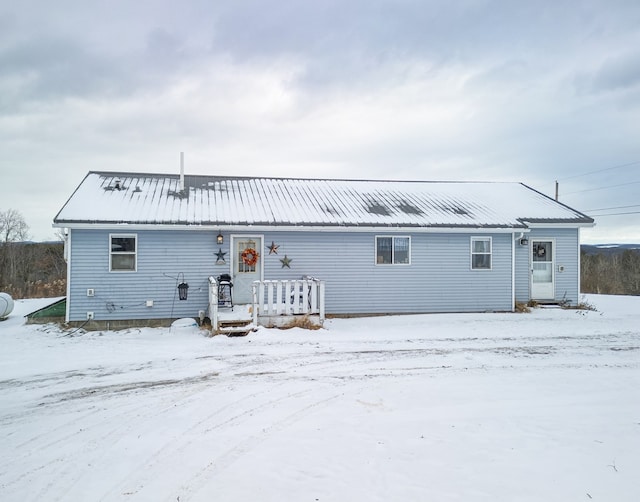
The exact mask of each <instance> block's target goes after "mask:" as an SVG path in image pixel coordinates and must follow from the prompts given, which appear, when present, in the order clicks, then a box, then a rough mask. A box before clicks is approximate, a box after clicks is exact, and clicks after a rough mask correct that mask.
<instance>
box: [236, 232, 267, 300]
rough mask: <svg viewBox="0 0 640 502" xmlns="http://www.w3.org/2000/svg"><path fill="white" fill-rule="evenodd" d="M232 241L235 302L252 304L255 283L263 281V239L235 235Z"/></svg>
mask: <svg viewBox="0 0 640 502" xmlns="http://www.w3.org/2000/svg"><path fill="white" fill-rule="evenodd" d="M231 240H232V242H231V249H232V250H233V302H234V303H236V304H247V303H251V302H252V301H253V299H252V285H253V281H259V280H260V279H262V237H258V236H245V235H235V236H232V237H231Z"/></svg>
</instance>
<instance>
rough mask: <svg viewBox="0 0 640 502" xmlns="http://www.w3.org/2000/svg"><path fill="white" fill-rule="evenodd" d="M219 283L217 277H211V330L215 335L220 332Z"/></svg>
mask: <svg viewBox="0 0 640 502" xmlns="http://www.w3.org/2000/svg"><path fill="white" fill-rule="evenodd" d="M218 302H219V297H218V281H216V279H215V277H211V276H210V277H209V318H210V319H211V329H212V330H213V332H214V333H215V332H216V331H218Z"/></svg>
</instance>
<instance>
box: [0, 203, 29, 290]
mask: <svg viewBox="0 0 640 502" xmlns="http://www.w3.org/2000/svg"><path fill="white" fill-rule="evenodd" d="M28 236H29V225H27V222H26V221H24V218H23V217H22V214H20V212H19V211H16V210H15V209H7V210H6V211H0V287H1V288H7V287H9V286H10V285H11V283H12V282H14V281H15V280H16V275H17V272H18V268H19V261H20V256H21V253H20V250H19V249H17V248H16V245H15V244H14V243H15V242H18V241H23V240H25V239H27V238H28Z"/></svg>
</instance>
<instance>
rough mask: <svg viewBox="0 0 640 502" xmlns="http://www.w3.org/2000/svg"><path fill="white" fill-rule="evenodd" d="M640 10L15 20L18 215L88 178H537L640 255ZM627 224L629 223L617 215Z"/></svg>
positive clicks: (4, 39) (5, 169)
mask: <svg viewBox="0 0 640 502" xmlns="http://www.w3.org/2000/svg"><path fill="white" fill-rule="evenodd" d="M639 27H640V2H638V1H637V0H628V1H624V0H606V1H578V0H572V1H562V0H550V1H543V0H539V1H529V2H527V1H512V0H504V1H482V0H461V1H453V0H451V1H430V0H415V1H413V0H397V1H384V0H357V1H349V0H336V1H333V0H330V1H329V0H309V1H292V0H282V1H279V2H273V1H271V2H267V1H258V0H248V1H245V0H228V1H226V0H183V1H181V2H169V1H164V2H161V1H153V2H152V1H143V0H136V1H130V0H127V1H116V0H109V1H104V2H102V1H89V2H77V1H64V0H61V1H57V2H46V1H31V0H21V1H20V2H8V1H5V2H2V5H1V6H0V168H1V176H2V178H1V182H0V210H7V209H9V208H13V209H17V210H19V211H20V212H22V214H23V215H24V217H25V219H26V221H27V223H28V225H29V226H30V228H31V235H32V237H33V238H34V239H36V240H44V239H50V238H54V235H55V230H54V229H53V228H52V227H51V223H52V220H53V218H54V216H55V215H56V213H57V212H58V211H59V210H60V208H61V207H62V205H63V204H64V203H65V201H66V200H67V198H68V197H69V196H70V194H71V193H72V191H73V190H74V189H75V187H76V186H77V185H78V184H79V183H80V181H81V180H82V178H83V177H84V176H85V174H86V173H87V172H88V171H90V170H109V171H135V172H162V173H177V172H179V158H180V152H181V151H184V152H185V161H186V168H185V170H186V172H187V173H188V174H212V175H214V174H215V175H249V176H252V175H259V176H285V177H288V176H291V177H304V178H326V177H330V178H333V177H341V178H365V179H420V180H473V181H485V180H495V181H521V182H523V183H526V184H528V185H530V186H532V187H533V188H536V189H538V190H540V191H542V192H544V193H546V194H549V195H553V193H554V181H555V180H559V182H560V200H561V201H562V202H564V203H566V204H568V205H570V206H572V207H574V208H576V209H578V210H580V211H583V212H586V213H587V214H590V215H593V216H595V215H602V214H606V213H635V214H627V215H616V216H602V217H596V221H597V226H596V227H595V228H594V229H590V230H584V231H583V233H582V236H583V240H584V241H585V242H592V243H594V242H596V243H597V242H600V243H603V242H640V214H638V213H640V197H639V196H638V193H640V143H639V139H640V28H639ZM603 208H614V209H606V210H605V209H603Z"/></svg>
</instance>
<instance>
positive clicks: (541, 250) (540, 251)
mask: <svg viewBox="0 0 640 502" xmlns="http://www.w3.org/2000/svg"><path fill="white" fill-rule="evenodd" d="M546 253H547V250H546V249H545V248H544V246H538V251H537V254H538V256H540V257H543V256H544V255H545V254H546Z"/></svg>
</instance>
